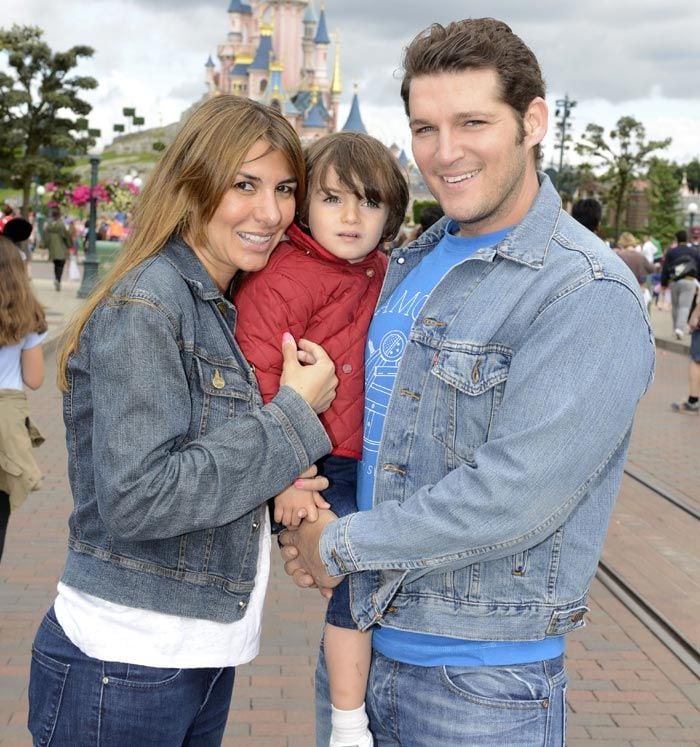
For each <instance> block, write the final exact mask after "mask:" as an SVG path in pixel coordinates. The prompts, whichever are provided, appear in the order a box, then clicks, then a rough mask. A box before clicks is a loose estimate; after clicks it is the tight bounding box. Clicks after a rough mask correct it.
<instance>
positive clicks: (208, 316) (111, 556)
mask: <svg viewBox="0 0 700 747" xmlns="http://www.w3.org/2000/svg"><path fill="white" fill-rule="evenodd" d="M234 324H235V309H234V307H233V306H232V305H231V304H230V303H229V302H228V301H227V300H226V299H225V298H224V297H223V296H222V294H221V293H220V292H219V290H218V289H217V288H216V286H215V284H214V282H213V281H212V279H211V277H210V276H209V274H208V273H207V272H206V270H205V269H204V267H203V266H202V264H201V263H200V261H199V260H198V259H197V257H196V255H195V254H194V253H193V252H192V250H191V249H190V248H189V247H188V246H187V245H186V244H185V243H184V242H183V241H181V240H179V239H174V240H172V241H171V242H170V243H169V244H168V246H167V247H166V248H165V249H164V250H163V251H162V252H161V253H160V254H158V255H156V256H155V257H153V258H151V259H149V260H146V261H145V262H143V263H142V264H141V265H139V266H138V267H137V268H136V269H135V270H133V271H132V272H131V273H129V274H128V275H127V276H126V277H125V278H124V279H123V280H122V281H120V282H119V283H118V284H117V285H116V286H115V288H114V289H113V291H112V293H111V295H110V296H109V298H108V299H107V300H106V301H105V302H103V303H102V304H101V305H100V306H98V308H97V309H96V310H95V312H94V313H93V315H92V317H91V318H90V320H89V322H88V324H87V325H86V327H85V330H84V332H83V334H82V336H81V339H80V346H79V349H78V351H77V353H76V354H74V355H73V356H72V357H71V359H70V362H69V367H68V378H69V385H70V386H69V390H68V392H67V393H66V395H65V396H64V400H63V402H64V420H65V424H66V439H67V445H68V463H69V476H70V483H71V488H72V491H73V499H74V502H75V508H74V511H73V513H72V515H71V517H70V538H69V551H68V560H67V564H66V568H65V570H64V573H63V576H62V579H61V580H62V581H63V582H64V583H66V584H69V585H70V586H72V587H75V588H76V589H80V590H81V591H84V592H87V593H89V594H93V595H95V596H98V597H101V598H103V599H107V600H109V601H112V602H116V603H119V604H125V605H130V606H133V607H143V608H146V609H151V610H156V611H158V612H167V613H170V614H175V615H182V616H186V617H199V618H203V619H208V620H217V621H221V622H230V621H233V620H237V619H239V618H240V617H242V615H243V614H244V612H245V610H246V607H247V603H248V598H249V596H250V593H251V591H252V589H253V583H254V579H255V573H256V565H257V558H258V547H259V532H260V527H261V526H264V524H263V520H264V515H263V511H264V510H265V506H266V504H265V501H266V499H268V498H269V497H270V496H273V495H276V494H277V493H279V492H280V490H281V489H283V488H284V487H286V486H287V485H289V484H290V483H291V482H292V481H293V480H294V479H295V478H296V477H297V476H298V475H299V474H300V473H301V472H302V471H303V470H305V469H306V468H307V467H308V466H309V465H310V464H312V463H313V462H314V461H315V460H317V459H318V458H320V457H321V456H323V455H324V454H326V453H327V452H328V451H329V450H330V446H331V445H330V441H329V440H328V437H327V436H326V433H325V431H324V429H323V426H322V425H321V423H320V421H319V420H318V418H317V417H316V415H315V413H314V412H313V410H312V409H311V407H309V405H308V404H307V403H306V402H305V401H304V400H303V399H302V398H301V397H300V396H299V395H298V394H297V393H296V392H295V391H294V390H292V389H290V388H289V387H282V388H281V389H280V391H279V393H278V394H277V396H276V397H275V398H274V399H273V400H272V401H271V402H270V403H269V404H268V405H266V406H265V407H263V406H262V400H261V398H260V394H259V391H258V387H257V383H256V380H255V375H254V373H253V371H252V369H251V368H250V366H249V365H248V363H247V362H246V360H245V358H244V357H243V355H242V353H241V351H240V349H239V348H238V345H237V344H236V342H235V340H234V338H233V334H232V329H233V327H234ZM280 343H281V341H280Z"/></svg>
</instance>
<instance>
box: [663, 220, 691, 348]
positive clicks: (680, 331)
mask: <svg viewBox="0 0 700 747" xmlns="http://www.w3.org/2000/svg"><path fill="white" fill-rule="evenodd" d="M676 241H677V242H678V244H677V246H675V247H674V248H672V249H669V250H668V252H667V253H666V256H665V258H664V264H663V268H662V270H661V287H662V289H666V288H668V287H669V286H670V288H671V317H672V321H673V334H674V335H675V336H676V338H677V339H678V340H682V339H683V335H684V334H685V332H686V330H687V327H688V324H687V323H688V317H689V316H690V308H691V306H692V303H693V299H694V298H695V291H696V288H697V282H696V281H697V279H698V277H699V275H700V251H698V249H696V248H695V247H694V246H689V245H688V234H687V232H686V231H685V230H680V231H677V232H676Z"/></svg>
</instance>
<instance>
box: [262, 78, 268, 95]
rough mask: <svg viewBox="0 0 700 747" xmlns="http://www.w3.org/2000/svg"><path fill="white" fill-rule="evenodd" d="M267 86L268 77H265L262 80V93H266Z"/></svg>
mask: <svg viewBox="0 0 700 747" xmlns="http://www.w3.org/2000/svg"><path fill="white" fill-rule="evenodd" d="M266 88H267V79H266V78H263V79H262V80H261V81H260V93H265V89H266Z"/></svg>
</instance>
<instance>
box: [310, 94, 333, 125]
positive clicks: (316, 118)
mask: <svg viewBox="0 0 700 747" xmlns="http://www.w3.org/2000/svg"><path fill="white" fill-rule="evenodd" d="M329 119H330V114H329V113H328V110H327V109H326V107H325V106H324V105H323V101H322V99H321V98H320V97H319V98H318V100H317V101H316V103H315V104H314V105H313V106H312V107H311V109H309V111H308V112H307V113H306V118H305V119H304V127H322V128H325V127H326V124H327V123H328V120H329Z"/></svg>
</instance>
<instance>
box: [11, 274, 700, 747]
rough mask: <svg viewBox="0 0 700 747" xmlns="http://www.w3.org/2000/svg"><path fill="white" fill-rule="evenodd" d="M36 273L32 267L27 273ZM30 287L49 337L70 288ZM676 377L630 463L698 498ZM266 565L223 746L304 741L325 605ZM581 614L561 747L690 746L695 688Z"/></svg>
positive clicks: (30, 545)
mask: <svg viewBox="0 0 700 747" xmlns="http://www.w3.org/2000/svg"><path fill="white" fill-rule="evenodd" d="M36 265H39V267H36ZM40 265H41V263H35V267H36V269H35V275H37V276H38V275H41V273H42V268H41V267H40ZM35 284H36V285H37V286H38V287H37V290H38V292H41V293H42V297H44V296H45V297H46V298H47V299H48V301H49V302H50V303H51V306H50V308H51V309H53V310H54V311H55V312H56V313H55V316H54V317H53V318H54V319H55V320H56V321H55V323H54V324H53V325H52V326H53V328H54V329H55V330H57V329H58V328H59V327H60V325H61V324H62V322H63V320H64V319H65V318H67V317H68V316H69V314H70V312H71V311H72V310H73V309H74V308H75V307H76V306H77V302H76V301H75V300H74V292H75V289H76V288H77V285H73V286H72V287H69V286H67V285H66V284H64V290H63V291H61V294H56V296H59V295H60V296H61V298H60V299H57V298H54V297H53V296H52V295H51V294H53V293H55V292H54V291H53V289H52V288H51V287H50V281H49V282H48V283H46V284H45V283H44V282H43V280H42V279H41V278H38V279H37V280H36V281H35ZM44 286H46V287H44ZM661 321H662V322H666V321H668V320H667V319H666V318H665V317H661ZM54 334H55V333H54ZM669 338H670V335H669ZM682 349H683V348H681V350H682ZM686 349H687V345H686ZM49 358H51V356H49ZM686 366H687V362H686V358H684V357H683V356H682V355H679V354H677V353H674V352H664V351H660V354H659V365H658V372H657V378H656V381H655V383H654V385H653V387H652V390H651V392H650V393H649V395H648V396H647V398H646V399H645V400H644V401H643V403H642V405H641V406H640V410H639V414H638V417H637V422H636V426H635V433H634V438H633V442H632V448H631V451H630V463H633V464H634V465H635V469H637V468H638V469H640V470H642V469H643V470H644V471H646V472H647V473H648V474H649V475H651V476H653V477H654V479H656V480H658V481H659V482H663V483H664V484H665V485H667V486H668V487H670V488H673V489H674V490H675V491H677V492H679V493H680V492H683V493H684V494H685V495H687V496H688V497H689V498H691V499H695V500H697V499H698V488H697V482H696V479H695V478H696V475H695V473H694V471H693V469H692V467H693V466H695V464H696V461H697V460H696V458H695V455H696V453H697V448H696V445H697V443H698V434H699V433H700V418H694V417H685V416H678V415H674V414H673V413H671V412H670V410H669V402H670V401H671V400H673V399H679V398H682V397H684V396H685V395H686V394H687V392H686V380H685V372H686ZM54 380H55V368H54V367H53V364H50V365H49V372H48V375H47V381H46V384H45V385H44V387H43V388H42V389H41V390H39V391H38V392H35V393H31V394H30V406H31V410H32V413H33V416H34V417H35V419H36V421H37V422H38V424H39V426H40V428H41V430H42V431H43V432H44V435H45V436H46V437H47V442H46V444H44V446H42V447H41V449H39V450H38V451H37V452H36V453H37V459H38V461H39V462H40V465H41V467H42V469H43V472H44V475H45V477H44V483H43V487H42V489H41V490H40V491H38V492H36V493H33V494H32V495H31V496H30V497H29V499H28V500H27V502H26V503H25V505H24V506H23V507H22V509H21V510H20V511H18V512H17V513H16V515H13V516H12V517H11V520H10V526H9V530H8V538H7V545H6V549H5V556H4V557H3V561H2V565H0V745H2V747H26V746H27V745H29V744H30V740H29V735H28V732H27V731H26V719H27V694H26V689H27V676H28V670H29V661H30V650H31V641H32V638H33V635H34V631H35V629H36V626H37V625H38V623H39V621H40V619H41V616H42V615H43V613H44V612H45V610H46V608H47V607H48V606H49V605H50V604H51V601H52V599H53V596H54V593H55V586H56V580H57V578H58V575H59V573H60V570H61V567H62V564H63V559H64V554H65V542H66V535H67V528H66V518H67V516H68V513H69V511H70V506H71V500H70V495H69V491H68V485H67V480H66V471H65V447H64V435H63V425H62V422H61V417H60V413H61V399H60V395H59V393H58V391H57V390H56V388H55V385H54ZM691 454H692V457H691ZM691 458H692V459H693V464H692V465H691ZM274 555H275V557H274V559H273V572H272V576H271V582H270V589H269V592H268V595H267V600H266V610H265V622H264V630H263V638H262V648H261V653H260V656H259V657H258V658H257V659H256V660H255V661H254V662H253V663H252V664H250V665H247V666H244V667H240V668H239V670H238V672H237V680H236V687H235V691H234V700H233V704H232V713H231V717H230V719H229V725H228V728H227V732H226V737H225V741H224V744H225V745H231V747H233V745H235V746H236V747H254V746H255V745H259V746H260V747H302V746H303V747H307V746H308V745H311V744H313V731H314V729H313V669H314V665H315V660H316V648H317V644H318V640H319V637H320V633H321V620H322V615H323V603H322V600H321V599H320V597H319V596H318V595H317V594H316V593H315V592H303V591H301V590H298V589H296V588H295V587H294V586H293V585H292V584H291V583H290V582H289V581H288V580H287V578H286V577H285V576H284V574H283V571H282V569H281V566H280V563H279V562H278V560H277V558H276V554H274ZM663 583H664V579H663V578H659V584H660V585H663ZM590 606H591V613H590V615H589V620H588V625H587V626H586V627H585V628H584V629H582V630H579V631H577V632H576V633H574V634H573V635H571V636H570V640H569V644H568V650H567V661H568V668H569V674H570V685H569V689H568V702H569V714H568V742H567V744H568V745H569V747H583V746H584V745H586V746H587V745H589V744H591V743H600V744H601V745H606V746H607V747H623V746H624V747H647V746H651V745H654V746H655V747H659V745H675V744H679V745H680V744H683V745H700V738H699V736H698V735H699V734H700V683H698V681H697V680H696V678H695V677H694V676H693V675H692V674H691V673H690V672H689V671H688V670H687V669H686V668H685V667H684V666H683V665H682V664H680V663H679V662H678V661H677V659H676V658H675V657H674V656H673V655H672V654H671V653H670V652H668V650H667V649H666V648H665V647H664V646H663V645H662V644H661V643H659V642H658V641H657V639H656V638H655V637H654V636H653V635H651V634H650V633H649V632H648V631H647V630H646V629H645V628H644V626H643V625H642V624H641V623H640V622H638V621H637V620H636V618H634V617H633V616H632V615H631V614H630V613H629V612H628V611H627V610H626V608H624V607H623V606H622V605H621V604H620V603H619V602H618V601H617V600H616V599H615V598H614V597H613V596H612V595H611V594H610V593H609V592H608V591H607V589H605V588H604V587H602V586H601V585H600V584H598V583H597V582H596V583H594V585H593V589H592V595H591V605H590ZM436 747H438V746H436Z"/></svg>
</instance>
